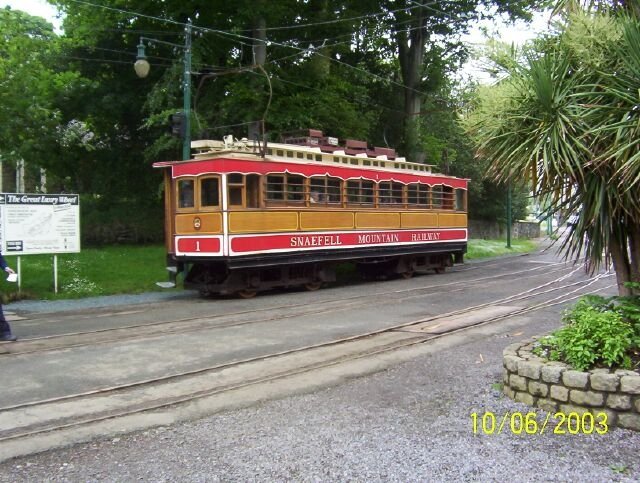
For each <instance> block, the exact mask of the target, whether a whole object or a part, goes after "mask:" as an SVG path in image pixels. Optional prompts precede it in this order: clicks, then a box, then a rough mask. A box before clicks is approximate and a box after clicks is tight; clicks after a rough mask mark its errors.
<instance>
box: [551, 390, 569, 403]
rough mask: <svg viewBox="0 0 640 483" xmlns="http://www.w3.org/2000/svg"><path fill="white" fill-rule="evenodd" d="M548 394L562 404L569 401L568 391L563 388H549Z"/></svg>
mask: <svg viewBox="0 0 640 483" xmlns="http://www.w3.org/2000/svg"><path fill="white" fill-rule="evenodd" d="M549 392H550V395H551V397H552V398H553V399H556V400H558V401H562V402H567V401H568V400H569V389H567V388H566V387H564V386H551V390H550V391H549Z"/></svg>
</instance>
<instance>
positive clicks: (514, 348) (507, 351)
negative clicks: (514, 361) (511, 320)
mask: <svg viewBox="0 0 640 483" xmlns="http://www.w3.org/2000/svg"><path fill="white" fill-rule="evenodd" d="M521 346H522V344H521V343H520V342H514V343H513V344H509V345H508V346H507V347H505V348H504V350H503V351H502V355H505V356H511V355H513V356H517V355H518V349H520V347H521Z"/></svg>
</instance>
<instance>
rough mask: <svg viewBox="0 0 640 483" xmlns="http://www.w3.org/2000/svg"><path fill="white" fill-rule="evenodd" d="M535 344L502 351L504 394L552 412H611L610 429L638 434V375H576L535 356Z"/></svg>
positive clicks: (566, 367)
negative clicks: (614, 428) (612, 427)
mask: <svg viewBox="0 0 640 483" xmlns="http://www.w3.org/2000/svg"><path fill="white" fill-rule="evenodd" d="M534 343H535V340H526V341H523V342H519V343H515V344H511V345H509V346H508V347H507V348H506V349H505V350H504V352H503V362H504V377H503V380H504V394H505V395H507V396H508V397H510V398H511V399H514V400H515V401H518V402H522V403H525V404H527V405H529V406H533V407H539V408H541V409H543V410H545V411H548V412H550V413H552V414H554V413H556V412H562V413H564V414H569V413H572V412H575V413H578V414H584V413H585V412H589V413H592V414H597V413H601V412H604V413H606V414H607V420H608V425H609V426H618V427H621V428H627V429H632V430H635V431H640V374H638V373H637V372H635V371H630V370H622V369H616V370H610V369H592V370H590V371H584V372H583V371H576V370H574V369H572V368H571V367H570V366H569V365H568V364H565V363H562V362H555V361H547V360H546V359H542V358H540V357H538V356H536V355H535V354H534V353H533V347H534Z"/></svg>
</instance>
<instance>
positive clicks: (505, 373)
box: [502, 369, 509, 385]
mask: <svg viewBox="0 0 640 483" xmlns="http://www.w3.org/2000/svg"><path fill="white" fill-rule="evenodd" d="M502 384H504V385H508V384H509V371H507V370H506V369H505V370H504V371H502Z"/></svg>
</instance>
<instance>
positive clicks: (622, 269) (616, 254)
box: [609, 233, 631, 296]
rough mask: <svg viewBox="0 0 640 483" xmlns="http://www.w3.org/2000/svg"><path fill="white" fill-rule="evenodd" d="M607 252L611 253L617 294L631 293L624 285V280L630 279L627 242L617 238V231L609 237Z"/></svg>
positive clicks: (625, 294)
mask: <svg viewBox="0 0 640 483" xmlns="http://www.w3.org/2000/svg"><path fill="white" fill-rule="evenodd" d="M609 252H610V254H611V259H612V260H613V268H614V270H615V271H616V281H617V283H618V295H621V296H628V295H631V289H629V287H625V285H624V284H625V283H626V282H630V281H631V272H630V267H629V257H628V256H627V244H626V243H623V242H622V241H621V240H619V239H618V234H617V233H614V234H613V236H612V237H611V243H610V246H609Z"/></svg>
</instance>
